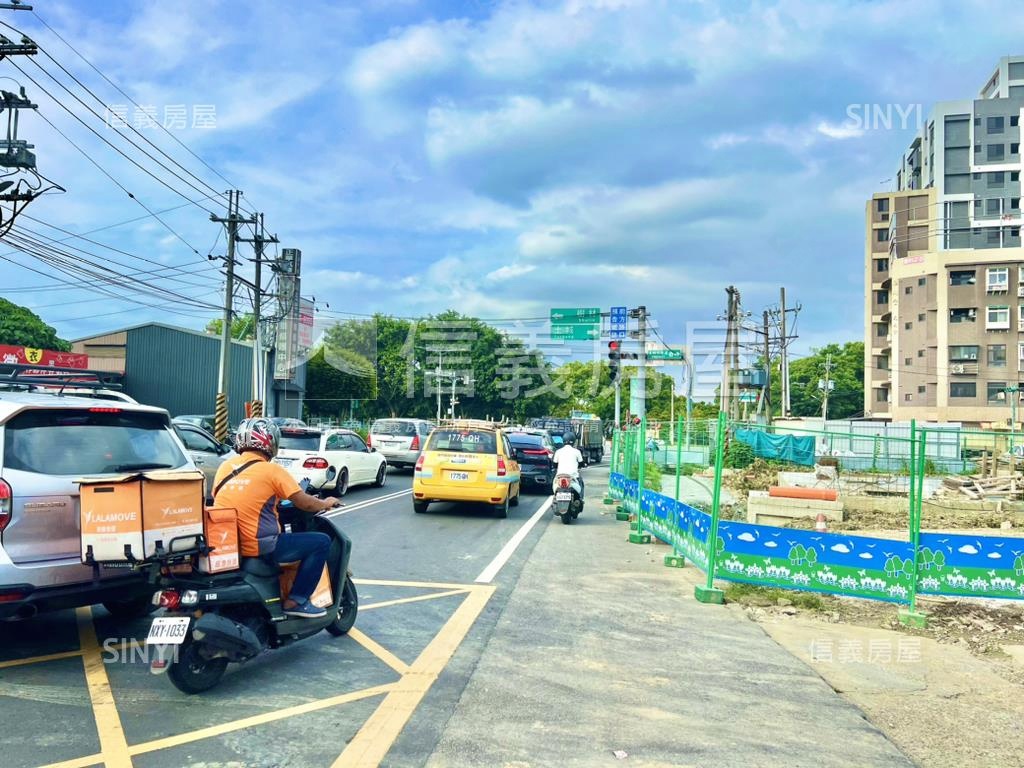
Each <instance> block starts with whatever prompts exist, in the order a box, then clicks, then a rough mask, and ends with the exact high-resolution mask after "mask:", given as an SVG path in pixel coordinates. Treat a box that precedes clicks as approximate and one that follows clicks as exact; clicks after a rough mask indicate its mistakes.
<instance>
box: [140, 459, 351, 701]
mask: <svg viewBox="0 0 1024 768" xmlns="http://www.w3.org/2000/svg"><path fill="white" fill-rule="evenodd" d="M330 472H333V469H332V470H329V472H328V478H327V480H326V482H330V481H331V480H332V479H333V475H331V474H330ZM302 485H303V486H304V489H305V487H308V481H304V482H303V483H302ZM278 510H279V516H280V518H281V520H282V523H284V524H287V525H290V527H291V530H292V531H294V532H296V533H298V532H300V531H317V532H320V533H326V534H327V535H328V536H330V537H331V549H330V552H329V554H328V557H327V571H328V574H329V576H330V581H331V593H332V595H333V596H334V602H333V604H332V605H330V606H327V614H326V615H325V616H324V617H322V618H316V619H310V618H300V617H292V616H286V615H285V613H284V611H283V609H282V605H281V603H282V596H281V587H280V580H279V575H280V569H279V568H278V567H277V565H275V564H273V563H271V562H269V561H268V560H264V559H261V558H258V557H243V558H242V560H241V568H240V569H239V570H237V571H232V572H230V573H222V574H214V575H206V574H201V573H197V572H195V570H194V567H192V566H194V563H195V557H196V556H197V555H198V554H205V553H206V552H208V551H209V547H207V546H206V545H205V542H202V541H198V542H196V546H194V547H192V548H185V549H181V548H180V546H176V542H173V541H172V542H171V546H170V547H168V552H167V553H165V554H162V555H161V556H160V557H159V559H158V560H157V561H156V562H155V563H153V565H154V566H156V568H155V571H154V574H155V577H154V579H153V581H154V584H155V586H157V587H158V588H159V591H158V592H156V594H155V595H154V596H153V603H154V604H155V605H159V606H160V607H162V608H164V609H166V610H165V613H164V614H163V615H162V616H158V617H156V618H155V619H153V623H152V625H151V626H150V630H149V636H148V637H147V639H146V645H147V647H148V649H149V654H150V656H149V659H150V664H149V668H150V672H152V673H153V674H156V675H159V674H162V673H164V672H166V673H167V677H168V678H169V679H170V681H171V683H172V684H173V685H174V687H175V688H177V689H178V690H180V691H182V692H184V693H189V694H195V693H202V692H203V691H207V690H209V689H210V688H213V687H214V686H215V685H217V683H219V682H220V680H221V678H222V677H223V676H224V672H225V670H226V669H227V666H228V663H243V662H246V661H249V660H250V659H252V658H254V657H256V656H257V655H259V654H260V653H262V652H263V651H266V650H272V649H276V648H281V647H283V646H286V645H289V644H291V643H293V642H295V641H296V640H302V639H303V638H306V637H310V636H311V635H315V634H317V633H318V632H320V631H321V630H326V631H327V632H328V633H330V634H331V635H333V636H335V637H341V636H342V635H345V634H346V633H347V632H348V631H349V630H350V629H352V626H353V625H354V624H355V620H356V614H357V613H358V610H359V597H358V595H357V594H356V588H355V585H354V584H353V583H352V576H351V573H350V572H349V570H348V564H349V558H350V556H351V553H352V541H351V539H349V538H348V536H346V535H345V534H344V533H343V532H342V531H341V530H340V529H339V528H338V526H337V524H336V523H335V522H334V521H333V520H332V519H331V518H329V517H321V516H319V515H317V516H309V515H307V514H304V513H301V512H299V511H298V510H296V509H294V508H293V507H292V505H291V503H290V502H287V501H284V502H282V503H281V504H280V505H279V506H278ZM188 538H193V539H194V538H199V539H201V538H202V537H201V536H200V537H188ZM204 550H205V552H204Z"/></svg>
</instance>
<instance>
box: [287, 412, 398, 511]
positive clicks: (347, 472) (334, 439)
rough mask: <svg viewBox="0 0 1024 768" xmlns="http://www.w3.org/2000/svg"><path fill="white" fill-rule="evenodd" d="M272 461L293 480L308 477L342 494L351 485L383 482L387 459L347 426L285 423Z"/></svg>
mask: <svg viewBox="0 0 1024 768" xmlns="http://www.w3.org/2000/svg"><path fill="white" fill-rule="evenodd" d="M274 461H275V462H276V463H277V464H280V465H281V466H282V467H284V468H285V469H287V470H288V472H289V473H290V474H291V476H292V477H294V478H295V479H296V480H303V479H305V478H309V482H310V485H312V486H314V487H316V488H322V489H324V490H325V491H328V492H330V493H333V494H334V495H335V496H344V495H345V493H347V492H348V489H349V488H350V487H351V486H353V485H365V484H370V485H374V486H376V487H377V488H380V487H381V486H383V485H384V483H386V482H387V475H388V463H387V460H386V459H385V458H384V455H383V454H381V453H378V452H377V451H376V450H374V449H373V448H371V447H370V446H368V445H367V444H366V443H364V442H363V438H361V437H360V436H359V435H358V434H356V433H355V432H353V431H352V430H350V429H331V430H328V431H326V432H321V431H320V430H317V429H309V428H308V427H285V428H284V429H282V430H281V447H280V449H279V450H278V452H277V457H276V458H275V459H274ZM331 469H333V470H334V474H333V475H332V474H331V473H330V470H331ZM328 478H332V479H328Z"/></svg>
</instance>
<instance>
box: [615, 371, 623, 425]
mask: <svg viewBox="0 0 1024 768" xmlns="http://www.w3.org/2000/svg"><path fill="white" fill-rule="evenodd" d="M621 427H622V376H621V375H619V376H616V377H615V429H616V430H618V429H621Z"/></svg>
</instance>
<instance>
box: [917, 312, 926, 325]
mask: <svg viewBox="0 0 1024 768" xmlns="http://www.w3.org/2000/svg"><path fill="white" fill-rule="evenodd" d="M917 322H919V323H923V322H924V312H921V313H920V314H919V315H918V316H917Z"/></svg>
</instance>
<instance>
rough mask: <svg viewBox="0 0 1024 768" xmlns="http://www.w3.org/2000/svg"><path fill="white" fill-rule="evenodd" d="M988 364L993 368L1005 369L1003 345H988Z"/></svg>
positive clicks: (1004, 347) (1004, 346)
mask: <svg viewBox="0 0 1024 768" xmlns="http://www.w3.org/2000/svg"><path fill="white" fill-rule="evenodd" d="M988 364H989V365H990V366H992V367H993V368H1005V367H1006V345H1005V344H989V345H988Z"/></svg>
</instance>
